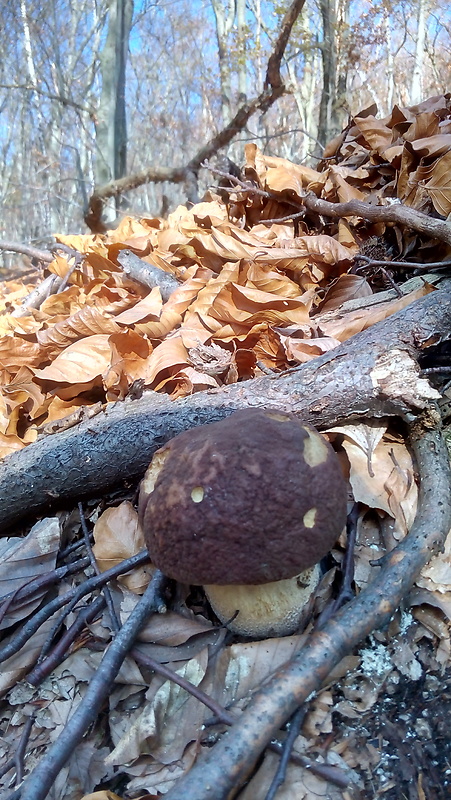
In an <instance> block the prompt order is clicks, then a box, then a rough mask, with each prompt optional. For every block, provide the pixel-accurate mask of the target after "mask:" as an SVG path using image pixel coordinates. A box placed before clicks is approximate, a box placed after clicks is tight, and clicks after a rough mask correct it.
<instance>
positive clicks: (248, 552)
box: [139, 408, 347, 585]
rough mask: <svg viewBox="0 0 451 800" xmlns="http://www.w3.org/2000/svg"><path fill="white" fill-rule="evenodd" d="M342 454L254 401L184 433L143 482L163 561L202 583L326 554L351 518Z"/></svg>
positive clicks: (277, 572) (274, 575) (275, 570)
mask: <svg viewBox="0 0 451 800" xmlns="http://www.w3.org/2000/svg"><path fill="white" fill-rule="evenodd" d="M346 501H347V485H346V482H345V480H344V477H343V474H342V471H341V467H340V463H339V460H338V457H337V455H336V453H335V452H334V450H333V449H332V447H331V446H330V444H329V443H328V442H327V441H326V440H325V439H324V438H323V436H321V434H320V433H318V431H317V430H315V428H313V427H312V426H310V425H306V424H305V423H303V422H301V421H300V420H298V419H297V418H296V417H295V416H294V415H293V414H289V413H285V412H282V411H277V410H264V409H257V408H255V409H245V410H243V411H236V412H235V413H233V414H231V415H230V416H229V417H227V418H226V419H224V420H221V421H220V422H215V423H211V424H208V425H202V426H199V427H197V428H193V429H191V430H188V431H186V432H184V433H181V434H179V435H178V436H175V437H174V438H173V439H171V440H170V441H169V442H168V443H167V444H166V445H165V446H164V447H163V448H161V449H160V450H158V451H157V452H156V453H155V455H154V458H153V460H152V462H151V465H150V467H149V469H148V470H147V472H146V475H145V477H144V479H143V481H142V484H141V492H140V500H139V513H140V518H141V522H142V526H143V529H144V533H145V537H146V543H147V547H148V550H149V553H150V557H151V559H152V561H153V563H154V564H155V565H156V566H157V567H158V568H159V569H161V570H162V571H163V572H164V573H165V574H166V575H168V576H169V577H171V578H174V579H175V580H178V581H181V582H184V583H192V584H200V585H201V584H230V583H232V584H259V583H270V582H272V581H278V580H283V579H286V578H292V577H294V576H296V575H298V574H299V573H301V572H303V571H304V570H306V569H308V568H309V567H311V566H313V564H316V563H318V562H319V561H320V560H321V558H323V556H325V555H326V553H328V552H329V550H330V549H331V547H332V546H333V545H334V544H335V542H336V540H337V538H338V536H339V535H340V532H341V530H342V529H343V526H344V524H345V521H346Z"/></svg>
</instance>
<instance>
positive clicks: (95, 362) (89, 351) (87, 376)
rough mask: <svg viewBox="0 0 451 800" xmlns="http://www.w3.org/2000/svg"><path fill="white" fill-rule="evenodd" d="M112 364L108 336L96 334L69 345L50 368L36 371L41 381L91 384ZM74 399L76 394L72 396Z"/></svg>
mask: <svg viewBox="0 0 451 800" xmlns="http://www.w3.org/2000/svg"><path fill="white" fill-rule="evenodd" d="M110 363H111V347H110V343H109V336H108V334H101V333H99V334H96V335H95V336H89V337H88V338H85V339H80V340H79V341H78V342H74V344H71V345H69V347H66V349H65V350H63V352H62V353H60V355H58V356H57V357H56V358H55V359H54V360H53V361H52V363H51V364H50V365H49V366H48V367H44V369H37V370H35V376H36V378H37V379H38V380H39V381H52V382H55V383H68V384H79V383H89V382H90V381H92V380H93V379H94V378H97V377H99V376H100V375H102V373H103V372H105V370H106V369H108V367H109V366H110ZM72 396H73V397H75V396H76V394H73V395H72Z"/></svg>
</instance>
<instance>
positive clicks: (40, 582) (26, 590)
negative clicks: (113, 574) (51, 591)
mask: <svg viewBox="0 0 451 800" xmlns="http://www.w3.org/2000/svg"><path fill="white" fill-rule="evenodd" d="M88 564H89V558H80V559H78V560H77V561H73V562H72V564H67V565H65V566H63V567H56V568H55V569H52V570H51V571H50V572H47V573H45V574H44V575H40V576H39V578H33V580H31V581H28V583H24V584H22V586H19V587H18V588H17V589H15V590H14V591H13V592H8V594H5V595H3V597H0V603H1V605H0V620H2V619H3V617H4V616H5V614H6V612H7V611H8V610H10V608H11V607H15V606H16V605H19V603H18V601H19V600H26V601H27V602H28V601H29V600H30V598H31V597H32V596H33V595H34V594H37V592H42V590H43V589H45V588H46V587H47V586H51V585H52V584H53V583H59V581H61V580H63V578H66V577H67V576H68V575H73V574H74V573H76V572H80V571H81V570H82V569H84V568H85V567H87V566H88Z"/></svg>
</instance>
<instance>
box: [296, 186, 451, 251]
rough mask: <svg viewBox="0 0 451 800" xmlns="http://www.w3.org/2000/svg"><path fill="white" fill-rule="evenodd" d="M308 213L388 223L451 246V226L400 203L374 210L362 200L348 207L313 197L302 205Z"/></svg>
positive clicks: (352, 201)
mask: <svg viewBox="0 0 451 800" xmlns="http://www.w3.org/2000/svg"><path fill="white" fill-rule="evenodd" d="M302 202H303V203H304V205H305V207H306V208H307V209H308V210H309V211H314V212H315V213H316V214H322V215H323V216H325V217H332V218H333V219H339V218H340V217H354V216H357V217H361V219H364V220H366V221H367V222H386V223H388V224H392V225H401V226H402V227H403V228H410V230H412V231H416V232H417V233H421V234H423V235H424V236H427V237H429V238H430V239H438V240H439V241H440V242H445V243H446V244H451V225H450V224H449V222H448V221H447V220H444V219H434V217H431V216H429V215H428V214H423V212H422V211H417V210H416V209H414V208H409V206H405V205H403V204H401V203H399V204H395V205H391V206H373V205H370V204H369V203H364V202H363V201H362V200H349V202H347V203H330V202H329V201H328V200H322V199H320V198H318V197H316V196H315V195H314V194H312V193H311V194H308V195H307V196H306V197H305V198H304V199H303V201H302Z"/></svg>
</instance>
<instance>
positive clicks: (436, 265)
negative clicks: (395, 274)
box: [354, 254, 451, 270]
mask: <svg viewBox="0 0 451 800" xmlns="http://www.w3.org/2000/svg"><path fill="white" fill-rule="evenodd" d="M357 260H359V261H364V262H365V264H366V265H367V266H369V267H385V269H387V267H401V268H403V269H424V270H428V269H434V270H437V269H445V268H447V267H451V261H431V262H429V263H427V262H425V263H418V264H416V263H415V262H413V261H378V260H377V259H374V258H370V257H369V256H364V255H360V254H358V255H356V256H354V261H357Z"/></svg>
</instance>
